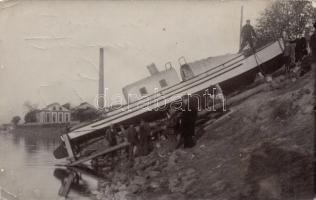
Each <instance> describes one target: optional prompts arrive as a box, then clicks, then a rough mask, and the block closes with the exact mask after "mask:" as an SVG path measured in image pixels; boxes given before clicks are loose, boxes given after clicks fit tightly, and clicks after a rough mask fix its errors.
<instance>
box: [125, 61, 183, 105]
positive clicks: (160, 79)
mask: <svg viewBox="0 0 316 200" xmlns="http://www.w3.org/2000/svg"><path fill="white" fill-rule="evenodd" d="M147 68H148V70H149V73H150V76H149V77H147V78H144V79H141V80H139V81H136V82H134V83H132V84H129V85H126V86H125V87H123V89H122V92H123V95H124V97H125V100H126V102H128V103H131V102H135V101H137V100H138V99H141V98H144V97H146V96H148V95H151V94H154V93H157V92H159V91H160V90H163V89H165V88H168V87H170V86H172V85H175V84H177V83H179V82H180V79H179V77H178V75H177V72H176V70H175V69H174V68H173V67H169V68H166V69H165V70H163V71H158V69H157V67H156V65H155V64H154V63H152V64H151V65H149V66H147Z"/></svg>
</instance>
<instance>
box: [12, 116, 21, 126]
mask: <svg viewBox="0 0 316 200" xmlns="http://www.w3.org/2000/svg"><path fill="white" fill-rule="evenodd" d="M20 120H21V117H19V116H14V117H13V118H12V120H11V123H12V124H14V125H15V126H16V125H18V123H19V122H20Z"/></svg>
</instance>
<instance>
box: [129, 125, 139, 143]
mask: <svg viewBox="0 0 316 200" xmlns="http://www.w3.org/2000/svg"><path fill="white" fill-rule="evenodd" d="M127 141H128V142H129V143H131V144H132V145H136V144H137V143H138V138H137V132H136V129H135V127H129V128H128V129H127Z"/></svg>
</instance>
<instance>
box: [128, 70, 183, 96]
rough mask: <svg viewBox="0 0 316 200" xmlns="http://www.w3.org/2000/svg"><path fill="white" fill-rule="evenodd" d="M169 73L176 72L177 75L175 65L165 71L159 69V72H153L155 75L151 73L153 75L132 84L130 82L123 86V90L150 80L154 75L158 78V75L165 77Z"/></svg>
mask: <svg viewBox="0 0 316 200" xmlns="http://www.w3.org/2000/svg"><path fill="white" fill-rule="evenodd" d="M168 73H175V74H176V75H177V72H176V70H175V69H174V68H173V67H171V68H168V69H166V70H164V71H159V72H158V73H155V74H153V75H151V76H148V77H146V78H143V79H140V80H138V81H135V82H133V83H131V84H128V85H126V86H124V87H123V91H124V90H125V89H128V88H130V87H133V86H135V85H140V84H142V83H145V82H147V81H150V80H151V79H153V77H154V78H156V77H165V74H168ZM177 77H178V75H177Z"/></svg>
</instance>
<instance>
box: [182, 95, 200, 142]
mask: <svg viewBox="0 0 316 200" xmlns="http://www.w3.org/2000/svg"><path fill="white" fill-rule="evenodd" d="M182 106H183V108H182V113H181V116H180V120H181V125H180V126H181V131H182V135H181V139H180V142H179V144H178V146H177V148H179V147H180V146H181V143H182V141H183V144H184V148H191V147H193V146H194V145H195V142H194V140H193V136H194V135H195V122H196V119H197V105H196V102H194V101H193V99H192V98H190V95H185V96H184V97H183V104H182ZM181 140H182V141H181Z"/></svg>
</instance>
